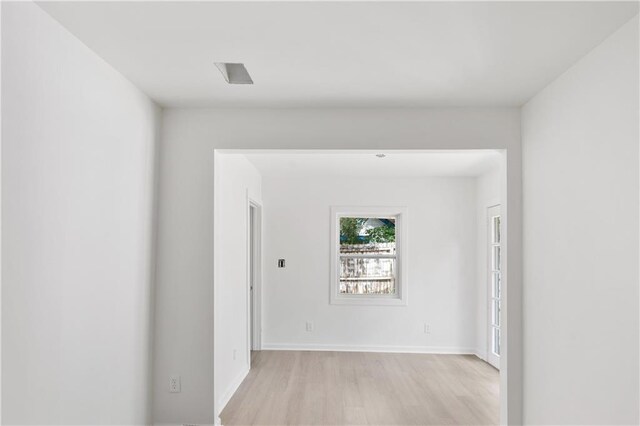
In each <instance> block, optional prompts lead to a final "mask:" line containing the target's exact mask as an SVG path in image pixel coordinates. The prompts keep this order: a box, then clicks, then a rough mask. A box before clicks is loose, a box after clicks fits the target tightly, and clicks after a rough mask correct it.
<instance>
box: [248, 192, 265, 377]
mask: <svg viewBox="0 0 640 426" xmlns="http://www.w3.org/2000/svg"><path fill="white" fill-rule="evenodd" d="M247 205H248V217H247V240H248V241H247V251H248V252H247V267H248V268H247V287H248V289H247V294H248V295H249V297H248V303H249V306H248V307H247V313H248V318H247V325H248V327H249V329H248V330H247V336H248V339H249V342H248V344H247V348H248V350H249V353H248V354H247V359H248V360H249V366H250V367H251V364H252V363H253V356H252V355H253V351H259V350H261V348H262V343H261V340H262V339H261V338H262V320H261V314H262V303H261V293H260V288H261V286H260V284H261V279H262V271H261V268H262V206H261V205H260V204H259V203H258V202H257V201H255V200H252V199H251V198H250V197H249V196H248V194H247Z"/></svg>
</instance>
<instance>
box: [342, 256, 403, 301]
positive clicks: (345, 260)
mask: <svg viewBox="0 0 640 426" xmlns="http://www.w3.org/2000/svg"><path fill="white" fill-rule="evenodd" d="M395 266H396V260H395V259H393V258H391V259H389V258H386V259H380V258H361V257H358V258H354V257H342V258H340V293H341V294H395V292H396V279H395Z"/></svg>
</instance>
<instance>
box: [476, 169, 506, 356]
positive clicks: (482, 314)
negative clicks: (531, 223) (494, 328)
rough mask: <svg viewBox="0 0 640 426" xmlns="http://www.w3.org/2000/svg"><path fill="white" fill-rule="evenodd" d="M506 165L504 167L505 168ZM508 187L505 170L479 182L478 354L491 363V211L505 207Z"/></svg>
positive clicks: (485, 175) (477, 192) (497, 170)
mask: <svg viewBox="0 0 640 426" xmlns="http://www.w3.org/2000/svg"><path fill="white" fill-rule="evenodd" d="M503 165H504V163H503V164H502V165H501V167H503ZM503 186H504V170H503V169H501V168H500V169H496V170H491V171H489V172H488V173H485V174H483V175H482V176H478V178H477V179H476V202H477V204H476V209H477V213H476V218H477V224H476V230H477V238H476V243H477V248H476V254H477V266H476V268H477V278H476V280H477V283H478V284H477V286H476V289H477V292H476V318H475V327H476V332H475V336H476V342H475V348H476V355H478V356H479V357H480V358H482V359H484V360H485V361H486V360H487V350H488V335H487V334H488V327H489V312H488V308H489V305H488V297H489V294H488V291H490V290H489V289H490V287H489V283H488V280H489V270H488V265H489V250H488V245H489V233H488V220H489V218H488V209H489V207H492V206H496V205H502V204H505V202H504V200H503V199H502V191H501V188H502V187H503Z"/></svg>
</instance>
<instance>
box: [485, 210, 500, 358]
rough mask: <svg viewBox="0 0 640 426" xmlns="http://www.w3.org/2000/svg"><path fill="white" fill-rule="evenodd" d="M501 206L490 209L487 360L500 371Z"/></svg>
mask: <svg viewBox="0 0 640 426" xmlns="http://www.w3.org/2000/svg"><path fill="white" fill-rule="evenodd" d="M500 218H501V217H500V206H493V207H490V208H489V209H488V219H489V220H488V238H487V241H488V247H487V248H488V256H487V257H488V263H489V264H488V268H487V270H488V272H489V273H488V281H489V283H488V284H489V285H488V289H487V290H488V291H487V294H488V302H489V303H488V313H489V321H488V324H489V327H488V330H487V331H488V337H489V338H488V350H487V354H488V355H487V358H488V359H487V360H488V361H489V363H490V364H491V365H493V366H494V367H496V368H497V369H500V334H501V333H500V331H501V330H500V329H501V326H502V315H501V308H502V247H501V231H502V229H501V221H500Z"/></svg>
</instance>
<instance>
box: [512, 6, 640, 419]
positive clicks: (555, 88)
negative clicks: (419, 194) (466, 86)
mask: <svg viewBox="0 0 640 426" xmlns="http://www.w3.org/2000/svg"><path fill="white" fill-rule="evenodd" d="M638 75H639V69H638V18H637V17H636V18H635V19H633V20H632V21H631V22H629V23H628V24H626V25H625V26H624V27H622V28H621V29H620V30H619V31H618V32H616V33H615V34H614V35H612V36H611V37H610V38H608V39H607V40H605V41H604V42H603V43H602V44H601V45H600V46H598V47H597V48H596V49H594V50H593V51H592V52H591V53H589V54H588V55H587V56H586V57H584V58H583V59H582V60H580V61H579V62H578V63H577V64H575V65H574V66H573V67H572V68H571V69H570V70H568V71H567V72H566V73H565V74H563V75H562V76H560V77H559V78H558V79H557V80H556V81H554V82H553V83H552V84H551V85H549V86H548V87H547V88H546V89H544V90H543V91H542V92H540V93H539V94H538V95H537V96H536V97H534V98H533V99H532V100H531V101H530V102H528V103H527V104H526V105H525V107H524V109H523V115H522V130H523V158H524V161H523V193H524V195H525V198H524V212H525V216H524V259H525V265H524V266H525V268H524V280H525V293H524V305H525V307H526V309H525V312H524V315H525V316H524V324H525V327H524V338H525V340H524V345H525V359H524V396H525V399H524V420H525V422H526V423H528V424H569V423H570V424H638V421H639V418H638V408H639V407H638V404H639V402H638V401H639V400H640V394H639V390H638V355H639V353H638V336H639V333H640V330H639V328H638V217H639V209H638V193H639V191H638V139H639V134H638V104H639V102H638V91H639V86H638Z"/></svg>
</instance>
